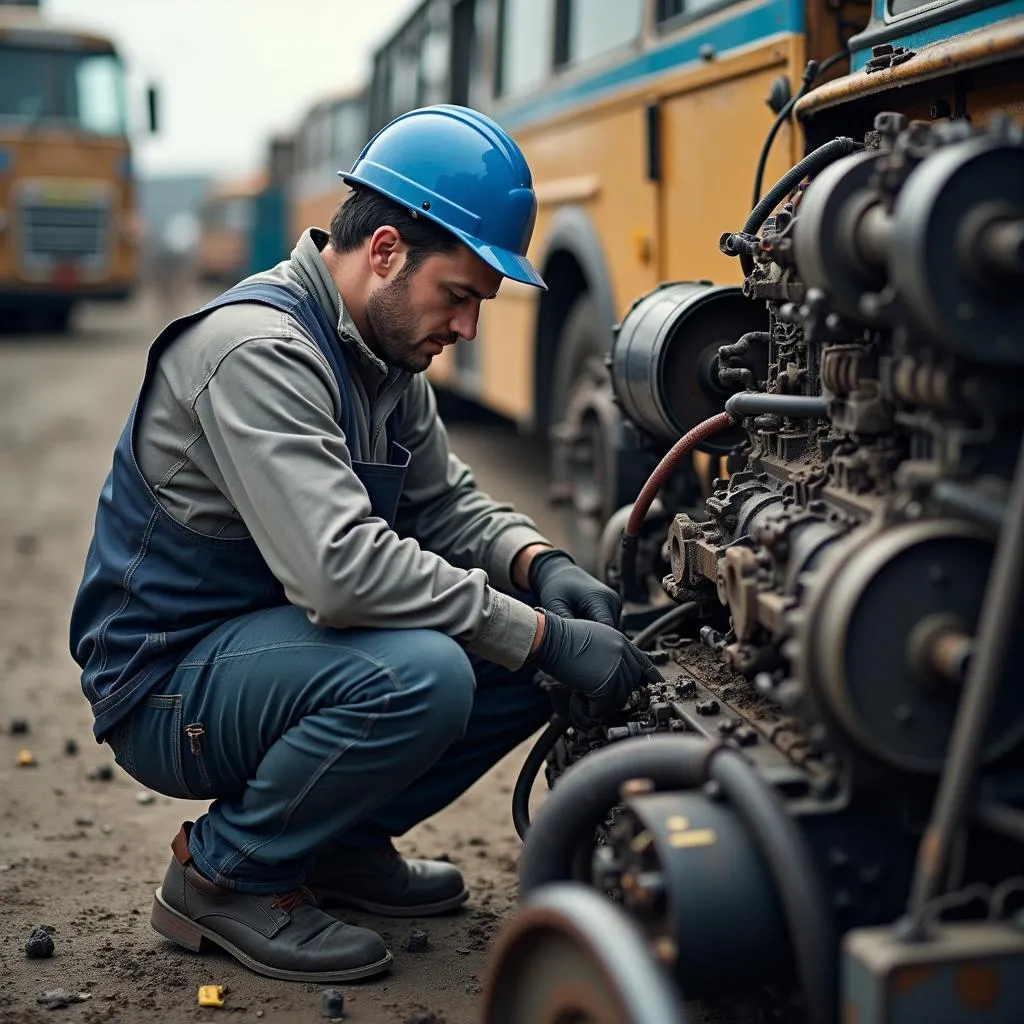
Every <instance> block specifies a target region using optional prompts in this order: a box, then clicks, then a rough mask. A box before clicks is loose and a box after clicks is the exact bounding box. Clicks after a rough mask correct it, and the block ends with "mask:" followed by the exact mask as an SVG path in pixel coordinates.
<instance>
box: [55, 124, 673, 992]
mask: <svg viewBox="0 0 1024 1024" xmlns="http://www.w3.org/2000/svg"><path fill="white" fill-rule="evenodd" d="M343 177H344V179H345V181H346V182H347V183H348V184H349V185H350V186H351V187H352V188H353V192H352V194H351V196H350V197H349V198H348V199H347V201H345V202H344V203H343V204H342V205H341V206H340V207H339V209H338V211H337V212H336V214H335V216H334V218H333V220H332V222H331V231H330V237H329V238H328V237H327V236H326V235H325V234H324V233H323V232H321V231H316V230H312V231H309V232H307V233H306V234H305V236H304V237H303V238H302V239H301V240H300V241H299V243H298V245H297V246H296V248H295V250H294V252H293V253H292V255H291V258H290V259H288V260H286V261H285V262H284V263H281V264H279V265H278V266H277V267H275V268H274V269H273V270H271V271H269V272H267V273H264V274H260V275H257V276H256V277H254V278H250V279H249V280H248V281H246V282H243V283H242V285H240V286H238V287H236V288H234V289H232V290H230V291H228V292H227V293H225V295H223V296H221V297H220V298H218V299H216V300H214V302H213V303H211V304H210V305H208V306H206V307H205V308H204V309H203V310H200V311H199V312H198V313H195V314H192V315H191V316H187V317H184V318H183V319H181V320H178V321H176V322H175V323H173V324H171V325H170V326H169V327H168V328H167V329H166V330H165V331H164V332H163V334H161V335H160V337H159V338H158V339H157V340H156V341H155V342H154V344H153V347H152V349H151V351H150V356H149V361H148V365H147V369H146V375H145V380H144V383H143V385H142V388H141V391H140V394H139V398H138V399H137V401H136V404H135V408H134V409H133V411H132V414H131V415H130V416H129V419H128V423H127V425H126V427H125V429H124V432H123V434H122V436H121V438H120V440H119V442H118V444H117V447H116V449H115V452H114V464H113V468H112V470H111V473H110V475H109V477H108V479H107V481H106V483H105V485H104V488H103V492H102V495H101V497H100V503H99V509H98V512H97V517H96V525H95V531H94V536H93V542H92V545H91V547H90V550H89V554H88V557H87V562H86V568H85V576H84V579H83V582H82V586H81V589H80V591H79V594H78V597H77V600H76V602H75V607H74V610H73V613H72V620H71V646H72V651H73V653H74V656H75V658H76V660H77V661H78V663H79V664H80V665H81V666H82V680H83V688H84V690H85V693H86V695H87V696H88V698H89V700H90V703H91V705H92V708H93V712H94V715H95V726H94V729H95V733H96V736H97V739H98V740H101V741H105V742H107V743H109V744H110V746H111V748H112V749H113V751H114V753H115V756H116V758H117V761H118V763H119V764H120V765H121V766H122V767H123V768H124V770H125V771H126V772H128V774H129V775H131V776H133V777H134V778H136V779H137V780H138V781H139V782H141V783H142V784H143V785H145V786H148V787H150V788H151V789H154V790H157V791H158V792H161V793H165V794H168V795H170V796H176V797H191V798H196V799H206V800H213V803H212V804H211V806H210V808H209V810H208V812H207V813H206V814H205V815H203V816H201V817H200V818H198V820H197V821H196V822H195V823H194V824H191V823H186V824H185V825H184V826H183V827H182V829H181V831H180V832H179V833H178V834H177V835H176V836H175V838H174V840H173V842H172V844H171V846H172V851H173V857H172V860H171V863H170V866H169V868H168V870H167V874H166V876H165V878H164V881H163V885H162V886H161V888H160V890H159V891H158V892H157V894H156V897H155V900H154V904H153V915H152V923H153V925H154V927H155V928H156V929H157V931H159V932H161V933H162V934H163V935H165V936H167V937H168V938H171V939H173V940H174V941H175V942H177V943H180V944H181V945H183V946H186V947H188V948H191V949H195V950H198V949H199V948H200V947H201V946H202V945H203V944H204V943H205V942H207V941H212V942H214V943H216V944H217V945H219V946H221V947H223V948H224V949H226V950H227V951H228V952H230V953H231V954H232V955H234V956H235V957H237V959H238V960H240V961H241V962H242V963H244V964H246V965H247V966H248V967H250V968H252V969H253V970H256V971H259V972H261V973H263V974H267V975H270V976H272V977H277V978H289V979H298V980H304V981H344V980H347V979H352V978H360V977H366V976H369V975H372V974H376V973H378V972H380V971H383V970H385V969H387V966H388V964H389V962H390V960H391V954H390V953H389V952H388V950H387V948H386V947H385V945H384V942H383V941H382V940H381V938H380V937H379V936H378V935H376V934H375V933H374V932H372V931H369V930H366V929H361V928H356V927H353V926H350V925H347V924H345V923H344V922H343V921H341V920H339V919H338V918H337V917H336V916H333V915H331V914H328V913H327V912H326V911H325V910H323V909H322V906H323V905H324V904H326V903H331V902H334V903H341V904H347V905H354V906H357V907H362V908H364V909H368V910H371V911H374V912H376V913H379V914H391V915H396V916H417V917H418V916H422V915H425V914H434V913H441V912H444V911H446V910H450V909H453V908H455V907H457V906H459V905H460V904H461V903H462V902H463V901H464V900H465V899H466V897H467V892H466V889H465V886H464V884H463V881H462V878H461V876H460V875H459V872H458V871H457V870H456V869H455V868H454V867H453V866H452V865H450V864H442V863H433V862H429V861H414V860H404V859H403V858H401V857H400V856H399V855H398V854H397V853H396V852H395V850H394V847H393V846H392V845H391V838H392V837H393V836H397V835H401V834H402V833H404V832H405V831H406V830H407V829H409V828H410V827H412V826H413V825H414V824H416V823H417V822H419V821H421V820H423V819H424V818H426V817H428V816H429V815H431V814H434V813H435V812H436V811H438V810H440V809H441V808H442V807H444V806H446V805H447V804H449V803H450V802H451V801H452V800H454V799H455V798H456V797H457V796H458V795H459V794H460V793H462V792H463V791H464V790H465V789H466V788H467V787H468V786H470V785H471V784H472V783H473V782H474V781H475V780H476V779H478V778H479V777H480V776H481V775H482V774H483V773H484V772H486V771H487V770H488V769H489V768H490V767H491V766H492V765H493V764H494V763H495V762H496V761H498V760H499V759H500V758H501V757H502V756H503V755H504V754H506V753H507V752H508V751H509V750H511V749H512V748H513V747H514V746H515V745H516V744H517V743H519V742H520V741H522V740H523V739H524V738H526V737H527V736H529V735H530V734H531V733H532V732H533V731H535V730H536V729H537V728H538V726H539V725H540V724H541V723H542V722H543V720H544V719H545V717H546V716H547V714H548V712H549V702H548V700H547V698H546V697H545V695H544V694H543V692H541V690H540V689H539V688H538V687H537V686H536V685H534V683H533V676H534V674H535V672H536V671H537V670H538V669H540V670H542V671H544V672H546V673H548V674H550V675H551V676H553V677H554V678H556V679H558V680H559V681H561V682H562V683H563V684H564V685H565V686H566V687H567V688H568V689H569V690H570V691H571V692H572V695H573V696H572V700H573V702H574V705H575V709H576V713H577V714H578V715H581V716H583V717H584V718H587V719H591V720H592V719H595V718H600V717H601V716H603V715H605V714H607V713H608V712H611V711H614V710H616V709H617V708H621V706H622V703H623V701H624V700H625V698H626V697H627V696H628V694H629V693H630V692H631V691H632V690H633V689H635V688H636V687H637V686H639V685H641V684H642V683H643V681H645V680H653V679H656V678H658V676H657V672H656V670H655V669H654V668H653V667H652V666H651V664H650V662H649V660H648V659H647V658H646V657H645V656H644V655H643V654H641V653H640V652H639V651H638V650H637V649H636V648H634V647H633V646H632V645H631V644H630V643H629V642H628V641H627V640H626V639H625V638H624V637H623V636H622V635H621V634H620V633H619V632H618V631H617V630H616V629H615V628H614V626H615V623H616V620H617V617H618V613H619V604H618V599H617V597H616V595H615V594H614V593H613V592H612V591H611V590H609V589H608V588H607V587H605V586H604V585H603V584H601V583H600V582H598V581H597V580H595V579H593V578H592V577H591V576H589V575H588V574H586V573H585V572H583V571H582V570H581V569H579V568H578V567H577V566H576V565H574V564H573V562H572V560H571V559H570V558H569V557H568V556H567V555H565V554H564V553H562V552H557V551H555V550H554V549H553V548H552V547H551V545H550V544H548V542H547V541H546V540H545V539H544V538H543V536H541V535H540V534H539V533H538V532H537V531H536V529H535V528H534V526H533V525H532V523H531V522H530V521H529V520H528V519H526V518H525V517H523V516H520V515H517V514H515V513H514V512H513V510H512V509H511V508H509V507H508V506H504V505H500V504H498V503H496V502H494V501H493V500H491V499H490V498H488V497H487V496H486V495H484V494H482V493H481V492H480V491H478V490H477V489H476V486H475V484H474V482H473V478H472V476H471V475H470V472H469V470H468V468H467V467H466V466H465V465H463V463H461V462H460V461H459V460H458V459H457V458H455V456H453V455H452V454H451V452H450V451H449V448H448V440H447V436H446V434H445V430H444V427H443V426H442V424H441V422H440V420H439V419H438V417H437V413H436V408H435V404H434V398H433V395H432V392H431V389H430V387H429V385H428V383H427V381H426V379H425V378H424V377H423V376H422V375H421V371H423V370H425V369H426V368H427V367H428V366H429V365H430V362H431V359H432V358H433V357H434V356H435V355H437V354H438V353H439V352H441V351H442V349H443V348H444V346H446V345H449V344H454V343H455V342H456V341H458V340H463V341H471V340H472V339H473V337H474V335H475V332H476V326H477V318H478V315H479V311H480V304H481V302H483V301H485V300H487V299H489V298H492V297H493V296H494V295H495V293H496V292H497V290H498V287H499V285H500V283H501V280H502V278H503V277H511V278H513V279H514V280H517V281H520V282H523V283H526V284H530V285H534V286H539V287H542V286H543V282H542V280H541V278H540V276H539V275H538V273H537V271H536V270H535V269H534V268H533V267H532V266H531V265H530V263H529V261H528V260H527V259H526V256H525V253H526V251H527V247H528V245H529V241H530V235H531V233H532V229H533V222H534V217H535V209H536V204H535V199H534V194H533V189H532V185H531V180H530V172H529V168H528V166H527V164H526V161H525V159H524V158H523V155H522V153H521V152H520V151H519V149H518V147H517V146H516V145H515V143H514V142H513V141H512V140H511V139H510V138H509V137H508V136H507V135H506V134H505V133H504V132H503V131H502V130H501V129H500V128H499V127H498V126H497V125H496V124H495V123H494V122H493V121H491V120H490V119H488V118H486V117H484V116H482V115H481V114H478V113H476V112H474V111H471V110H467V109H465V108H461V107H452V106H441V107H433V108H424V109H422V110H417V111H413V112H412V113H410V114H407V115H405V116H403V117H401V118H399V119H397V120H396V121H394V122H392V124H390V125H389V126H387V127H386V128H384V129H383V130H382V131H381V132H379V133H378V134H377V135H376V136H375V137H374V138H373V139H372V140H371V141H370V142H369V143H368V145H367V146H366V148H365V149H364V150H363V153H362V154H361V156H360V157H359V159H358V160H357V161H356V163H355V165H354V166H353V168H352V170H351V172H350V173H348V174H346V175H344V176H343ZM515 591H519V592H524V591H525V592H528V593H527V594H524V595H523V596H525V597H526V598H527V600H528V601H530V602H531V603H536V604H538V605H540V607H541V609H542V610H541V611H537V610H534V608H533V607H531V605H530V604H528V603H524V601H521V600H518V599H517V598H516V597H514V596H511V595H512V592H515Z"/></svg>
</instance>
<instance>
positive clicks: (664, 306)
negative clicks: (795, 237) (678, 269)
mask: <svg viewBox="0 0 1024 1024" xmlns="http://www.w3.org/2000/svg"><path fill="white" fill-rule="evenodd" d="M767 328H768V313H767V310H766V309H765V308H764V306H763V305H762V304H760V303H755V302H752V301H751V300H750V299H747V298H746V297H744V295H743V292H742V291H741V290H740V289H739V288H735V287H726V286H715V285H712V284H711V283H710V282H708V281H696V282H694V281H689V282H674V283H671V284H664V285H662V286H661V287H659V288H657V289H655V290H654V291H653V292H650V293H649V294H648V295H645V296H644V297H643V298H641V299H639V300H638V301H637V302H636V303H634V305H633V306H632V308H631V309H630V310H629V312H628V313H627V314H626V316H625V317H624V318H623V321H622V323H621V324H620V325H619V327H618V328H617V330H616V334H615V343H614V345H613V347H612V357H611V373H612V386H613V387H614V389H615V396H616V398H617V399H618V401H619V403H620V405H621V406H622V409H623V411H624V412H625V414H626V416H628V417H629V419H631V420H632V421H633V422H634V423H636V424H637V425H638V426H640V427H642V428H643V429H644V430H646V431H647V432H648V433H650V434H653V435H654V436H655V437H658V438H661V439H662V440H666V441H675V440H676V439H677V438H679V437H681V436H682V435H683V434H685V433H686V432H687V431H688V430H689V429H690V428H691V427H694V426H696V425H697V424H698V423H700V422H702V421H703V420H706V419H707V418H708V417H709V416H713V415H715V413H719V412H721V411H722V407H723V405H724V404H725V400H726V399H727V398H728V397H729V395H731V394H732V393H733V392H735V391H737V390H741V389H742V387H743V385H742V384H741V383H740V382H739V375H738V374H736V373H735V371H743V370H746V371H748V373H749V377H747V378H746V379H748V380H752V381H756V380H763V379H764V378H765V376H766V374H767V364H768V353H767V346H765V345H751V346H748V347H746V350H745V351H737V353H736V355H735V356H734V357H732V358H731V359H730V366H729V367H728V368H727V369H729V370H732V371H734V376H736V377H737V383H735V384H723V382H722V380H721V378H720V376H719V371H720V370H721V369H726V368H723V367H720V364H719V351H718V350H719V349H720V348H721V347H722V346H725V345H730V346H735V343H736V342H737V341H738V340H739V339H740V338H742V337H743V336H744V335H746V334H750V333H753V332H761V331H766V330H767ZM745 436H746V435H745V434H744V433H743V431H742V428H740V427H738V426H737V427H732V428H730V429H728V430H723V431H720V432H719V433H717V434H716V435H715V436H714V437H713V438H710V439H709V440H708V441H706V442H705V443H703V444H701V445H700V446H699V448H700V450H701V451H706V452H709V453H711V454H720V455H721V454H726V453H728V452H729V451H730V449H731V448H732V447H733V446H734V445H736V444H737V443H738V442H740V441H741V440H743V438H744V437H745Z"/></svg>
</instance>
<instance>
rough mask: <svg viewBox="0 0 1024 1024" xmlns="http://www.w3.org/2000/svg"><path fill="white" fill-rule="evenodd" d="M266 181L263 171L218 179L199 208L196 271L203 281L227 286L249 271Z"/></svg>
mask: <svg viewBox="0 0 1024 1024" xmlns="http://www.w3.org/2000/svg"><path fill="white" fill-rule="evenodd" d="M266 184H267V177H266V175H265V174H264V173H262V172H259V173H256V174H248V175H244V176H242V177H237V178H228V179H224V180H220V181H217V182H215V183H214V184H213V185H212V186H211V187H210V188H209V190H208V191H207V194H206V195H205V197H204V198H203V202H202V205H201V206H200V208H199V241H198V246H197V251H196V274H197V276H198V278H199V280H200V282H202V283H203V284H209V285H215V286H218V287H224V288H228V287H230V286H231V285H233V284H237V283H238V282H239V281H241V280H242V278H243V277H246V276H247V275H248V274H249V268H250V264H251V256H250V254H251V245H252V231H253V223H254V218H253V210H254V206H255V203H256V198H257V196H259V195H260V193H261V192H262V191H263V189H264V188H265V187H266Z"/></svg>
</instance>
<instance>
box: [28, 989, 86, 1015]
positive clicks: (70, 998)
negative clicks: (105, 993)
mask: <svg viewBox="0 0 1024 1024" xmlns="http://www.w3.org/2000/svg"><path fill="white" fill-rule="evenodd" d="M86 999H92V993H91V992H69V991H68V990H67V989H65V988H50V989H47V990H46V991H45V992H40V993H39V995H38V996H37V997H36V1002H37V1003H42V1005H43V1006H45V1007H46V1008H47V1009H48V1010H63V1009H64V1007H65V1006H70V1005H71V1004H72V1003H84V1002H85V1001H86Z"/></svg>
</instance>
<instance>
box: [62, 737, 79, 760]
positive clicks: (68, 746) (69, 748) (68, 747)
mask: <svg viewBox="0 0 1024 1024" xmlns="http://www.w3.org/2000/svg"><path fill="white" fill-rule="evenodd" d="M64 753H65V754H67V756H68V757H74V756H75V754H77V753H78V740H76V739H72V738H71V737H68V738H67V739H66V740H65V741H64Z"/></svg>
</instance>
